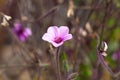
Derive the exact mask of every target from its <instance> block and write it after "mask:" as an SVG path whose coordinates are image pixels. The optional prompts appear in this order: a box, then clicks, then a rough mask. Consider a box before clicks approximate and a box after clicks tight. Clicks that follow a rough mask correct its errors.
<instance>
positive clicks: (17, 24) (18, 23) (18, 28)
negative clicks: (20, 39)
mask: <svg viewBox="0 0 120 80" xmlns="http://www.w3.org/2000/svg"><path fill="white" fill-rule="evenodd" d="M14 29H15V30H20V29H21V24H20V22H17V23H15V24H14Z"/></svg>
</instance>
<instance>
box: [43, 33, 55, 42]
mask: <svg viewBox="0 0 120 80" xmlns="http://www.w3.org/2000/svg"><path fill="white" fill-rule="evenodd" d="M42 39H43V40H45V41H48V42H51V41H52V40H53V39H54V36H53V35H50V34H48V33H45V34H44V35H43V37H42Z"/></svg>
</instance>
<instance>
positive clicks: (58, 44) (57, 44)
mask: <svg viewBox="0 0 120 80" xmlns="http://www.w3.org/2000/svg"><path fill="white" fill-rule="evenodd" d="M51 43H52V45H53V46H54V47H59V46H61V45H62V44H63V43H64V42H61V43H55V42H54V41H52V42H51Z"/></svg>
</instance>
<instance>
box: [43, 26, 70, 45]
mask: <svg viewBox="0 0 120 80" xmlns="http://www.w3.org/2000/svg"><path fill="white" fill-rule="evenodd" d="M42 39H43V40H45V41H48V42H49V43H52V45H53V46H54V47H59V46H61V45H62V44H63V43H64V42H65V41H66V40H69V39H72V34H69V28H68V27H67V26H60V27H57V26H51V27H49V28H48V30H47V33H45V34H44V35H43V37H42Z"/></svg>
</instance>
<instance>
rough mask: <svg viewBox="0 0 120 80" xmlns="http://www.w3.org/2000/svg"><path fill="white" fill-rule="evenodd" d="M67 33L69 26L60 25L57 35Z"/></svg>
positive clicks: (61, 35)
mask: <svg viewBox="0 0 120 80" xmlns="http://www.w3.org/2000/svg"><path fill="white" fill-rule="evenodd" d="M68 33H69V28H68V27H67V26H60V27H59V37H64V36H65V35H67V34H68Z"/></svg>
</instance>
